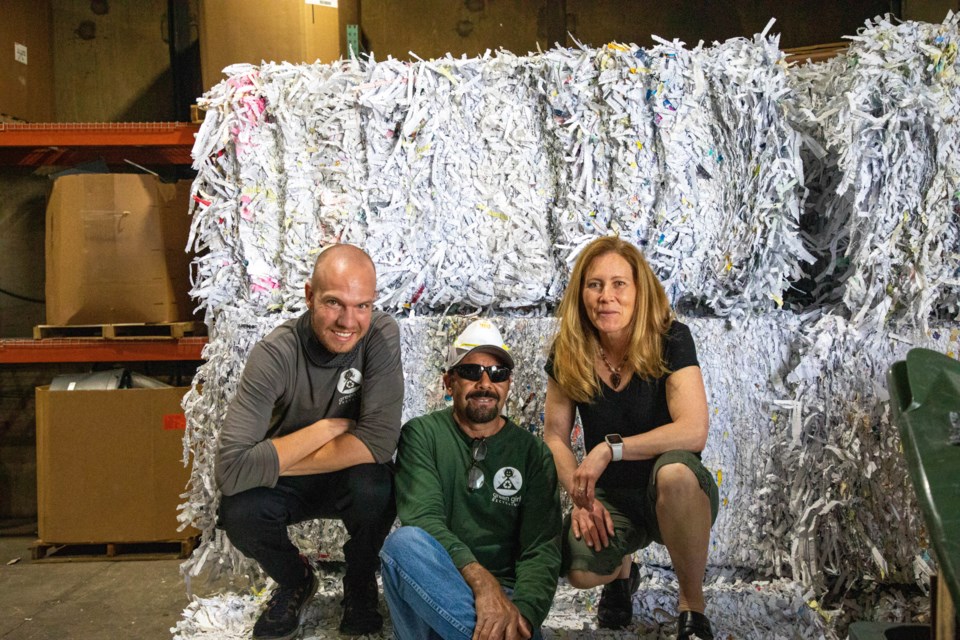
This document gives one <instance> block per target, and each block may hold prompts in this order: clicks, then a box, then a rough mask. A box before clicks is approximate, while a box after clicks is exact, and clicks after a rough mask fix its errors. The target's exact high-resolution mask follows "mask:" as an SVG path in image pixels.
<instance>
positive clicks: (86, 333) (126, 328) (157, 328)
mask: <svg viewBox="0 0 960 640" xmlns="http://www.w3.org/2000/svg"><path fill="white" fill-rule="evenodd" d="M199 335H206V325H204V324H203V323H202V322H151V323H122V324H76V325H52V324H41V325H37V326H36V327H34V328H33V339H34V340H43V339H44V338H94V339H104V340H156V339H157V338H173V339H179V338H183V337H186V336H199Z"/></svg>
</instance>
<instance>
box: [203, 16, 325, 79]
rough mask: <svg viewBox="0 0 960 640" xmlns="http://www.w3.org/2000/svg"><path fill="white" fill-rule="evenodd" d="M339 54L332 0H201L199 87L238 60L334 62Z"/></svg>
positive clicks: (252, 61)
mask: <svg viewBox="0 0 960 640" xmlns="http://www.w3.org/2000/svg"><path fill="white" fill-rule="evenodd" d="M339 58H340V26H339V14H338V11H337V8H336V6H332V7H330V6H322V4H318V3H317V1H316V0H314V1H313V2H310V1H308V0H271V2H238V1H237V0H200V66H201V74H202V78H203V90H204V91H207V90H208V89H209V88H210V87H212V86H213V85H215V84H217V83H218V82H220V81H221V80H223V77H224V76H223V74H222V73H221V72H222V70H223V68H224V67H227V66H229V65H231V64H236V63H238V62H249V63H251V64H256V65H259V64H260V63H261V62H263V61H267V62H292V63H298V62H316V61H317V60H319V61H320V62H333V61H334V60H337V59H339Z"/></svg>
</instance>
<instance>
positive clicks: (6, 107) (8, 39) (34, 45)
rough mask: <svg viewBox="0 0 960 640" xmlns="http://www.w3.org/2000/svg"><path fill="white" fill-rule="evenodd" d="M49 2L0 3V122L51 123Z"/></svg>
mask: <svg viewBox="0 0 960 640" xmlns="http://www.w3.org/2000/svg"><path fill="white" fill-rule="evenodd" d="M50 7H51V5H50V2H49V0H39V1H38V0H4V1H3V3H2V4H0V122H3V120H4V119H5V118H4V116H9V117H10V118H11V119H19V120H27V121H29V122H50V121H52V120H53V119H54V116H53V113H54V101H53V47H52V44H53V20H52V13H51V9H50Z"/></svg>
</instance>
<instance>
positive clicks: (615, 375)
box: [610, 372, 620, 389]
mask: <svg viewBox="0 0 960 640" xmlns="http://www.w3.org/2000/svg"><path fill="white" fill-rule="evenodd" d="M610 382H612V383H613V388H614V389H616V388H618V387H619V386H620V374H619V373H616V372H612V373H611V374H610Z"/></svg>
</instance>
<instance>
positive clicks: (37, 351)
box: [0, 338, 207, 364]
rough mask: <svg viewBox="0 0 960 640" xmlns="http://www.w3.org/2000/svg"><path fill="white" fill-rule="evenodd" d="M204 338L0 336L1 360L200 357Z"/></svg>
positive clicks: (105, 360)
mask: <svg viewBox="0 0 960 640" xmlns="http://www.w3.org/2000/svg"><path fill="white" fill-rule="evenodd" d="M206 344H207V339H206V338H180V339H159V340H97V339H78V338H46V339H43V340H30V339H20V338H12V339H0V364H33V363H41V362H45V363H49V362H145V361H153V360H200V359H201V353H202V352H203V347H204V346H205V345H206Z"/></svg>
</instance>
